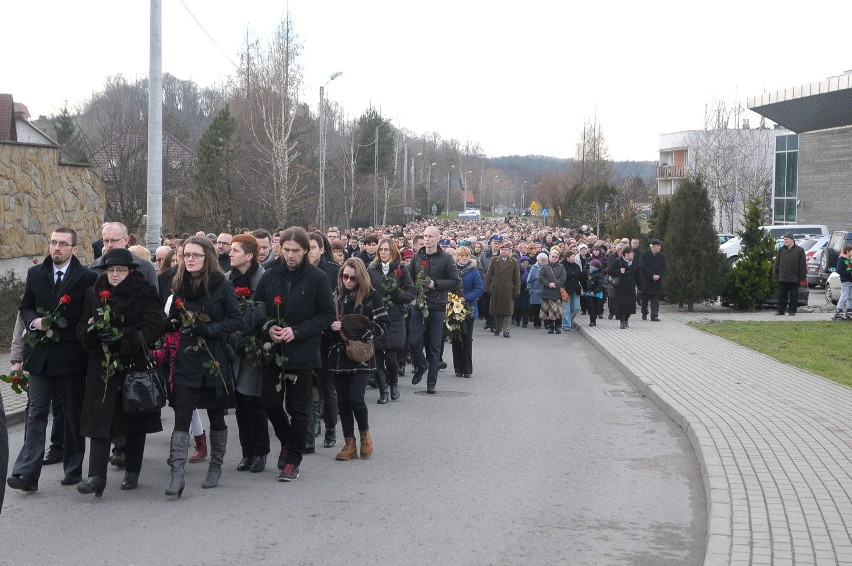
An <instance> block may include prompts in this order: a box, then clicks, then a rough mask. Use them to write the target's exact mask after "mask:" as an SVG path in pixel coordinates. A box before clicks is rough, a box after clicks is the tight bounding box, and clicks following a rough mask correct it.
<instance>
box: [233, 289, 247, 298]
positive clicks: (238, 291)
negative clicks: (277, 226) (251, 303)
mask: <svg viewBox="0 0 852 566" xmlns="http://www.w3.org/2000/svg"><path fill="white" fill-rule="evenodd" d="M234 293H236V294H237V296H238V297H250V296H251V289H249V288H248V287H237V288H236V289H234Z"/></svg>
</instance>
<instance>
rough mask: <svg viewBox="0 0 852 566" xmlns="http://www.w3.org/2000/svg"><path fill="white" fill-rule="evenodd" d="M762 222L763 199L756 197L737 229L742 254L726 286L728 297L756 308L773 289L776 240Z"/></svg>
mask: <svg viewBox="0 0 852 566" xmlns="http://www.w3.org/2000/svg"><path fill="white" fill-rule="evenodd" d="M762 224H763V202H762V200H761V199H760V198H754V199H752V200H750V201H749V202H748V205H747V207H746V215H745V221H744V224H743V229H742V230H741V231H739V232H738V233H737V235H738V236H739V237H740V239H741V242H740V254H739V258H738V260H737V263H736V264H735V265H734V266H733V268H732V269H731V270H730V271H729V272H728V275H727V281H726V287H725V299H726V300H727V301H728V302H730V303H733V304H734V305H735V306H736V307H737V308H738V309H745V310H749V311H753V310H755V309H756V308H757V307H758V306H759V305H760V302H761V301H762V300H763V299H765V298H766V297H768V296H769V295H770V294H772V291H773V289H774V283H773V282H772V264H773V258H774V257H775V240H773V239H772V236H771V235H770V234H769V233H768V232H766V231H764V230H762V229H761V228H760V226H761V225H762Z"/></svg>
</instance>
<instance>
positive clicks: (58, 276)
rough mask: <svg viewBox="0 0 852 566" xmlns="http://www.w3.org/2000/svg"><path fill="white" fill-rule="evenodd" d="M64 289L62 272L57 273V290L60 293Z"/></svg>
mask: <svg viewBox="0 0 852 566" xmlns="http://www.w3.org/2000/svg"><path fill="white" fill-rule="evenodd" d="M61 287H62V272H61V271H57V272H56V290H57V291H58V290H59V289H60V288H61Z"/></svg>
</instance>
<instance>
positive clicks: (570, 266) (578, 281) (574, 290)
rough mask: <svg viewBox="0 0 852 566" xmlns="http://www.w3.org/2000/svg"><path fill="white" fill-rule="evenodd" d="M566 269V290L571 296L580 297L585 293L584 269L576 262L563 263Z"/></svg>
mask: <svg viewBox="0 0 852 566" xmlns="http://www.w3.org/2000/svg"><path fill="white" fill-rule="evenodd" d="M562 267H564V268H565V285H564V287H565V290H566V291H568V293H569V294H571V295H577V296H579V295H580V293H582V292H583V283H584V281H583V280H584V279H585V277H583V268H582V267H580V266H579V265H578V264H577V263H576V262H574V261H567V260H566V261H563V262H562Z"/></svg>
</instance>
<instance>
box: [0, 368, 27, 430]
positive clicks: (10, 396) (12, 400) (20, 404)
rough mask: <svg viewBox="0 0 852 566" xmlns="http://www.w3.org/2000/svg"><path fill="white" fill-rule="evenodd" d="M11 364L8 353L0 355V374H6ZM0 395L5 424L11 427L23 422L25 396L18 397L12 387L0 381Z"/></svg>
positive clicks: (25, 406) (23, 394) (24, 394)
mask: <svg viewBox="0 0 852 566" xmlns="http://www.w3.org/2000/svg"><path fill="white" fill-rule="evenodd" d="M10 366H11V364H10V363H9V352H4V353H0V373H3V374H8V373H9V369H10ZM0 395H3V409H4V410H5V411H6V424H7V425H12V424H15V423H19V422H22V421H23V420H24V412H25V411H26V408H27V394H26V393H21V394H20V395H18V394H17V393H15V392H14V391H12V386H11V385H9V384H8V383H6V382H3V381H0Z"/></svg>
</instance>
